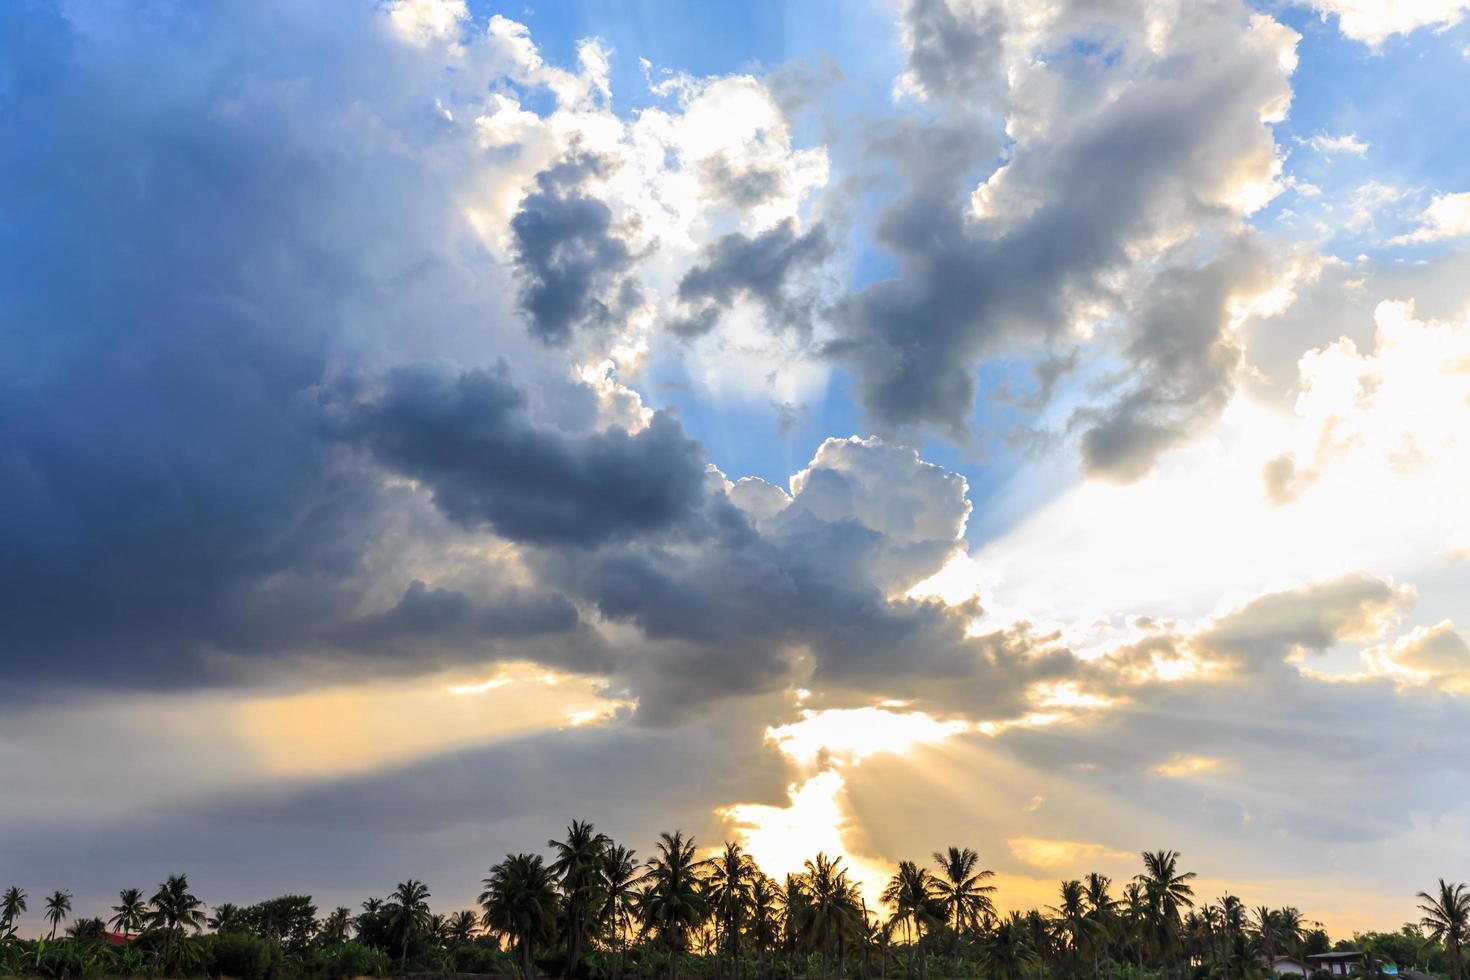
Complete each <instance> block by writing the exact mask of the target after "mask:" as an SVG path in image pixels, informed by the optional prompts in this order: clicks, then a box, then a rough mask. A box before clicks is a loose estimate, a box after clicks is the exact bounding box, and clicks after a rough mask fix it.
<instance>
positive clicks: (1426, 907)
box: [1419, 878, 1470, 980]
mask: <svg viewBox="0 0 1470 980" xmlns="http://www.w3.org/2000/svg"><path fill="white" fill-rule="evenodd" d="M1419 898H1421V899H1422V900H1423V902H1422V904H1420V906H1419V911H1421V912H1423V913H1424V918H1423V919H1421V920H1419V921H1420V924H1421V925H1423V926H1424V928H1425V930H1426V931H1427V932H1428V933H1429V935H1430V936H1431V937H1432V938H1433V939H1435V940H1437V941H1438V942H1440V943H1442V944H1444V948H1445V952H1446V953H1448V954H1449V957H1450V980H1461V977H1462V975H1463V973H1464V969H1465V967H1464V959H1463V953H1462V950H1463V948H1464V946H1465V938H1466V935H1467V934H1470V891H1467V890H1466V888H1465V886H1464V885H1462V884H1454V885H1452V884H1450V883H1449V882H1447V881H1445V880H1444V879H1443V878H1441V879H1439V890H1438V891H1437V892H1436V893H1435V894H1433V895H1431V894H1429V893H1428V892H1420V893H1419Z"/></svg>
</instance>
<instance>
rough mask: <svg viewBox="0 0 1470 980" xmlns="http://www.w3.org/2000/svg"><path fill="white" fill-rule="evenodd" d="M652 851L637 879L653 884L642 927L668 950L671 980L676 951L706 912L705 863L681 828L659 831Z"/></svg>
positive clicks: (677, 952)
mask: <svg viewBox="0 0 1470 980" xmlns="http://www.w3.org/2000/svg"><path fill="white" fill-rule="evenodd" d="M655 850H656V853H655V854H654V856H653V857H652V858H651V859H650V860H649V862H648V864H647V869H648V870H647V871H646V872H645V873H644V875H643V878H642V879H640V880H641V881H646V882H647V883H648V884H650V885H652V886H653V887H652V888H651V889H650V891H649V894H648V901H647V903H646V904H645V905H644V906H643V909H642V911H643V915H644V924H645V926H646V927H647V928H649V929H650V930H652V931H653V932H655V933H657V934H658V937H659V939H660V940H662V941H663V944H664V946H665V948H667V949H668V952H669V980H675V978H676V977H677V976H678V966H677V963H678V958H679V953H680V952H681V951H683V949H684V948H685V946H686V943H687V941H688V937H689V934H690V932H692V931H693V930H695V929H697V928H698V927H699V925H700V924H701V923H703V922H704V920H705V918H706V917H707V916H708V915H709V902H708V900H707V897H706V892H705V880H704V876H705V869H706V867H707V864H706V862H704V861H701V860H699V859H698V858H697V857H696V856H695V853H696V852H695V848H694V839H693V838H692V837H690V838H686V837H685V836H684V834H683V832H682V831H675V832H674V833H672V834H670V833H668V832H667V831H665V832H664V833H662V834H660V835H659V839H658V843H657V844H656V845H655Z"/></svg>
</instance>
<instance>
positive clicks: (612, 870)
mask: <svg viewBox="0 0 1470 980" xmlns="http://www.w3.org/2000/svg"><path fill="white" fill-rule="evenodd" d="M598 874H599V879H600V881H599V885H598V895H599V897H600V899H601V903H600V906H599V908H598V909H597V922H598V923H599V924H600V925H601V926H602V927H603V928H604V929H606V930H607V932H608V933H609V934H610V935H611V936H612V940H613V945H614V947H615V948H616V949H617V951H618V977H619V980H621V978H622V976H623V968H624V964H625V963H626V960H627V949H628V938H629V934H630V933H631V932H632V928H633V925H632V920H631V912H632V905H633V892H634V886H635V885H636V884H637V882H638V876H639V872H638V855H637V854H635V853H634V852H633V851H632V850H631V849H630V848H627V847H624V846H622V845H621V844H609V845H608V846H607V847H606V848H604V849H603V851H602V863H601V866H600V867H599V869H598Z"/></svg>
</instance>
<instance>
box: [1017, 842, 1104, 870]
mask: <svg viewBox="0 0 1470 980" xmlns="http://www.w3.org/2000/svg"><path fill="white" fill-rule="evenodd" d="M1006 846H1007V847H1008V848H1010V851H1011V854H1013V855H1015V857H1016V859H1017V860H1020V861H1024V862H1026V863H1027V864H1032V865H1035V866H1037V867H1040V868H1057V867H1075V866H1077V865H1078V864H1080V863H1082V862H1085V861H1095V860H1097V859H1098V858H1129V857H1132V855H1131V854H1129V853H1128V852H1126V851H1113V850H1109V849H1108V848H1106V847H1104V846H1103V845H1101V844H1090V843H1086V842H1083V841H1074V840H1043V839H1041V838H1039V837H1013V838H1011V839H1010V840H1008V841H1006Z"/></svg>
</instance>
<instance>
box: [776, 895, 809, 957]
mask: <svg viewBox="0 0 1470 980" xmlns="http://www.w3.org/2000/svg"><path fill="white" fill-rule="evenodd" d="M777 901H778V903H779V904H780V906H781V910H782V913H783V914H782V922H781V945H782V947H783V948H784V949H785V951H786V976H787V980H790V977H791V975H792V966H793V964H794V962H795V960H796V951H797V950H798V949H801V948H802V947H803V946H804V940H805V938H806V937H805V936H804V935H803V933H802V923H803V922H805V921H806V920H807V919H808V918H810V916H809V914H808V912H807V907H808V906H809V905H810V904H811V898H810V896H809V895H808V894H807V886H806V880H805V878H804V877H803V876H802V875H790V874H789V875H787V876H786V884H785V886H784V887H783V888H782V889H781V892H780V896H779V897H778V899H777Z"/></svg>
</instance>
